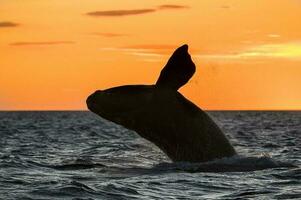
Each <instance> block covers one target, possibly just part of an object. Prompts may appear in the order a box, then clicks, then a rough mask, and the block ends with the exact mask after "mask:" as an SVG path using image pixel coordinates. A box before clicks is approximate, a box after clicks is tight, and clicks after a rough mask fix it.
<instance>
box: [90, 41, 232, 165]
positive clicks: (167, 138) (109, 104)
mask: <svg viewBox="0 0 301 200" xmlns="http://www.w3.org/2000/svg"><path fill="white" fill-rule="evenodd" d="M194 73H195V65H194V63H193V61H192V60H191V57H190V55H189V53H188V45H183V46H181V47H179V48H178V49H176V51H175V52H174V53H173V55H172V56H171V58H170V59H169V60H168V62H167V64H166V65H165V67H164V68H163V70H162V71H161V73H160V76H159V79H158V81H157V82H156V84H155V85H125V86H119V87H114V88H110V89H106V90H98V91H96V92H95V93H93V94H91V95H90V96H89V97H88V98H87V106H88V108H89V109H90V110H91V111H92V112H94V113H96V114H97V115H99V116H101V117H102V118H104V119H107V120H109V121H112V122H114V123H117V124H119V125H122V126H123V127H125V128H127V129H130V130H134V131H136V132H137V133H138V134H139V135H140V136H141V137H143V138H145V139H147V140H149V141H151V142H152V143H154V144H155V145H157V146H158V147H159V148H160V149H161V150H162V151H163V152H164V153H166V154H167V156H168V157H169V158H170V159H171V160H172V161H174V162H178V161H185V162H186V161H187V162H206V161H210V160H214V159H218V158H223V157H230V156H233V155H235V154H236V152H235V150H234V148H233V147H232V145H231V144H230V142H229V140H228V139H227V138H226V136H225V135H224V134H223V132H222V131H221V129H220V128H219V127H218V126H217V124H216V123H215V122H214V121H213V120H212V119H211V118H210V117H209V116H208V115H207V114H206V113H205V112H204V111H202V110H201V109H200V108H198V107H197V106H196V105H194V104H193V103H192V102H190V101H189V100H188V99H186V98H185V97H184V96H183V95H182V94H180V93H179V92H178V91H177V90H178V89H179V88H180V87H181V86H183V85H185V84H186V83H187V82H188V81H189V79H190V78H191V77H192V76H193V74H194Z"/></svg>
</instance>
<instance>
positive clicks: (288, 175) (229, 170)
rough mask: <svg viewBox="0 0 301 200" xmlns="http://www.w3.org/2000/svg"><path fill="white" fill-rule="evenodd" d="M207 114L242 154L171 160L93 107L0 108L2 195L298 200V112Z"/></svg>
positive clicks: (300, 195) (300, 127)
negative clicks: (203, 160) (85, 109)
mask: <svg viewBox="0 0 301 200" xmlns="http://www.w3.org/2000/svg"><path fill="white" fill-rule="evenodd" d="M209 115H210V116H211V117H212V118H213V119H214V120H215V121H216V123H217V124H218V125H219V126H220V127H221V128H222V130H223V131H224V132H225V134H226V135H227V137H228V138H229V140H230V141H231V143H232V144H233V146H234V147H235V149H236V150H237V152H238V154H239V155H238V156H235V157H233V158H225V159H220V160H215V161H212V162H208V163H197V164H192V163H172V162H171V161H170V160H169V159H168V158H167V157H166V156H165V155H164V154H163V153H162V152H161V151H160V150H159V149H158V148H157V147H156V146H155V145H153V144H152V143H150V142H148V141H146V140H144V139H142V138H141V137H139V136H138V135H137V134H136V133H135V132H133V131H130V130H127V129H125V128H123V127H121V126H118V125H116V124H114V123H111V122H109V121H106V120H104V119H101V118H100V117H98V116H96V115H94V114H93V113H90V112H0V137H1V139H0V199H301V169H300V166H301V112H209ZM162 123H163V122H162Z"/></svg>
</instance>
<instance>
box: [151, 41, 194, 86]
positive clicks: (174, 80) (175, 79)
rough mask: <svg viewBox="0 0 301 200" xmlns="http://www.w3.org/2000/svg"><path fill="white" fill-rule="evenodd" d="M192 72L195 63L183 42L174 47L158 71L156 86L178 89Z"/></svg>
mask: <svg viewBox="0 0 301 200" xmlns="http://www.w3.org/2000/svg"><path fill="white" fill-rule="evenodd" d="M194 72H195V65H194V63H193V62H192V60H191V57H190V55H189V53H188V45H187V44H185V45H183V46H181V47H179V48H178V49H176V50H175V52H174V53H173V54H172V56H171V57H170V58H169V60H168V62H167V64H166V65H165V67H164V68H163V69H162V71H161V73H160V77H159V79H158V80H157V83H156V86H158V87H169V88H172V89H174V90H178V89H179V88H180V87H182V86H183V85H185V84H186V83H187V82H188V81H189V79H190V78H191V77H192V76H193V74H194Z"/></svg>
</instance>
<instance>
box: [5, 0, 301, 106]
mask: <svg viewBox="0 0 301 200" xmlns="http://www.w3.org/2000/svg"><path fill="white" fill-rule="evenodd" d="M300 18H301V7H300V2H298V1H294V0H288V1H282V0H274V1H271V0H262V1H254V0H244V1H235V0H227V1H224V2H222V3H221V2H220V0H205V1H199V0H183V1H165V0H158V1H156V2H154V1H145V0H143V1H135V2H133V1H130V0H116V1H98V0H91V1H89V2H83V1H80V0H73V1H68V0H43V1H32V0H28V1H19V0H2V1H1V7H0V110H49V109H50V110H66V109H67V110H73V109H77V110H78V109H86V105H85V99H86V97H87V96H88V95H89V94H90V93H91V92H93V91H94V90H96V89H103V88H108V87H112V86H116V85H125V84H153V83H155V81H156V79H157V77H158V75H159V73H160V70H161V69H162V67H163V66H164V65H165V63H166V61H167V59H168V57H169V56H170V54H171V53H172V52H173V50H174V49H175V48H176V47H178V46H180V45H182V44H184V43H187V44H189V52H190V53H191V55H192V58H193V60H194V61H195V63H196V65H197V71H196V74H195V76H194V77H193V78H192V80H191V81H190V82H189V83H188V84H187V85H186V86H185V87H184V88H182V89H181V92H183V93H184V94H185V95H186V96H187V97H188V98H189V99H191V100H192V101H193V102H195V103H196V104H198V105H199V106H200V107H201V108H203V109H236V110H238V109H247V110H249V109H251V110H254V109H255V110H257V109H263V110H264V109H269V110H273V109H277V110H279V109H291V110H294V109H301V93H300V91H301V79H300V77H301V41H300V38H301V26H300V22H299V19H300Z"/></svg>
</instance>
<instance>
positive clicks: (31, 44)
mask: <svg viewBox="0 0 301 200" xmlns="http://www.w3.org/2000/svg"><path fill="white" fill-rule="evenodd" d="M74 43H75V42H73V41H46V42H14V43H10V45H12V46H33V45H60V44H74Z"/></svg>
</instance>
